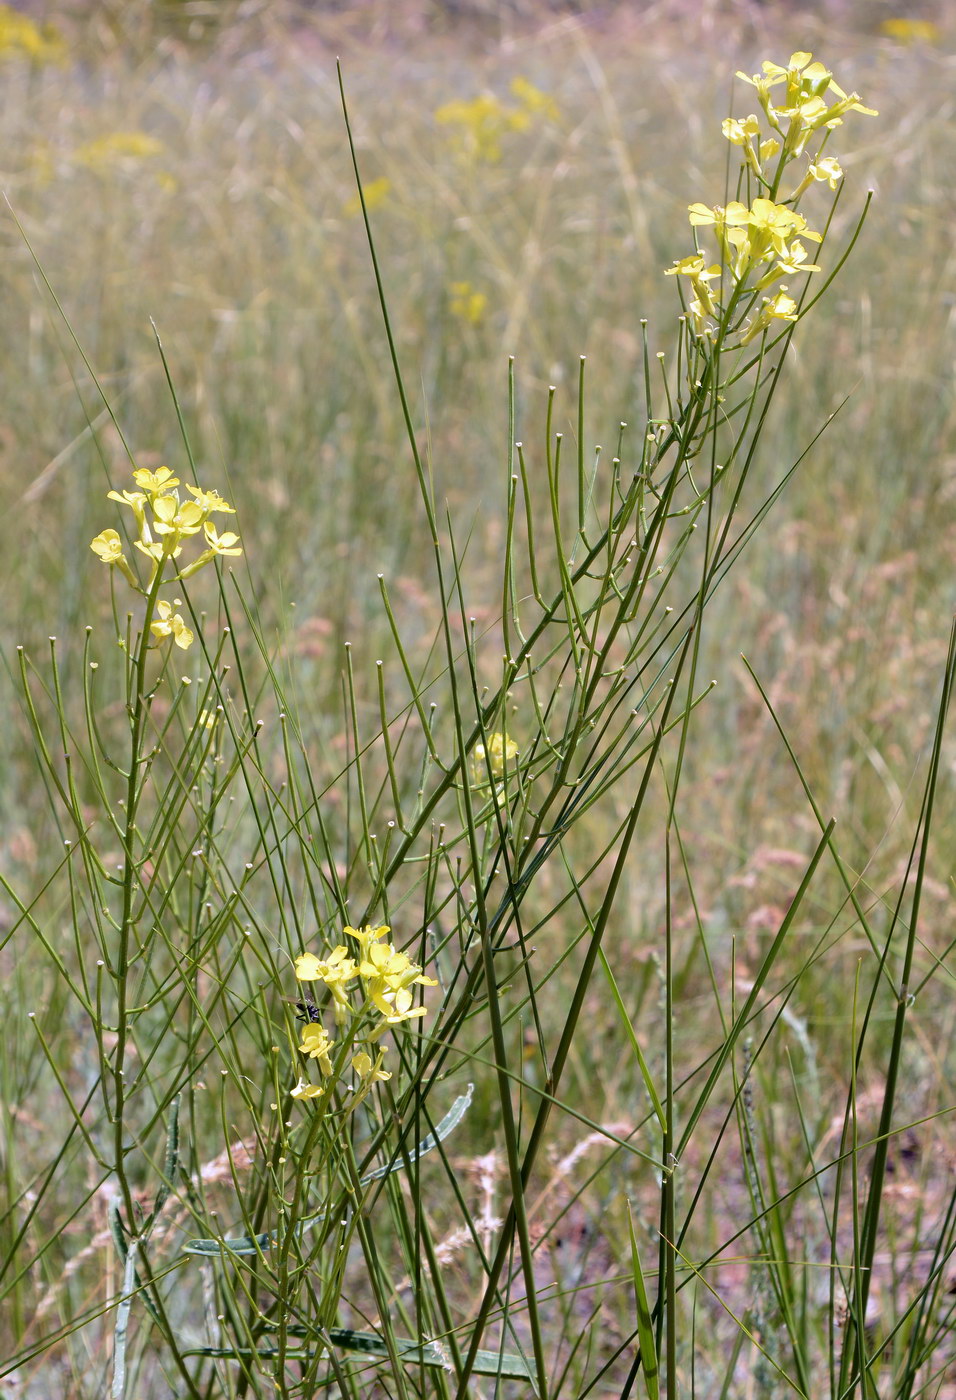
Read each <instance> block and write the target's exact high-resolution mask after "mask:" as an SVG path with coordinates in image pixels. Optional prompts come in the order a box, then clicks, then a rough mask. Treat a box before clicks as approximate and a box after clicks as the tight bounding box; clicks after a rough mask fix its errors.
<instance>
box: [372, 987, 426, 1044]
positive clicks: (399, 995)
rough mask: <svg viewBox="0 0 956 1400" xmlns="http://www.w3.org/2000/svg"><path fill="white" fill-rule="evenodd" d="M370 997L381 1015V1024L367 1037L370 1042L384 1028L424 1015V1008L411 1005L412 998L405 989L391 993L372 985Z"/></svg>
mask: <svg viewBox="0 0 956 1400" xmlns="http://www.w3.org/2000/svg"><path fill="white" fill-rule="evenodd" d="M371 997H372V1001H373V1002H374V1004H375V1007H376V1009H377V1010H378V1011H380V1012H381V1014H382V1020H381V1023H380V1024H379V1025H378V1026H377V1028H376V1029H375V1030H374V1031H373V1032H372V1035H371V1036H370V1037H369V1038H370V1039H371V1040H377V1039H378V1037H379V1036H380V1035H381V1034H382V1032H383V1031H384V1030H385V1028H386V1026H398V1025H401V1023H402V1022H403V1021H414V1020H416V1019H417V1018H418V1017H420V1016H424V1015H425V1007H424V1006H413V1005H412V1002H413V1000H414V998H413V996H412V994H411V992H410V991H408V990H407V988H404V987H400V988H399V989H398V991H394V992H393V991H386V990H385V989H384V988H383V987H380V986H378V985H376V984H373V986H372V988H371Z"/></svg>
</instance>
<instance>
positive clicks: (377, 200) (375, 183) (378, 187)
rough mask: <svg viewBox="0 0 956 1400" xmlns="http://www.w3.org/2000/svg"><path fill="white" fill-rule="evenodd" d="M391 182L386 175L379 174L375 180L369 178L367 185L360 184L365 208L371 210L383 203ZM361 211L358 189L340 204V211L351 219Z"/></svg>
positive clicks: (388, 192) (389, 191)
mask: <svg viewBox="0 0 956 1400" xmlns="http://www.w3.org/2000/svg"><path fill="white" fill-rule="evenodd" d="M391 189H392V182H391V180H390V179H389V178H388V176H387V175H380V176H379V177H378V179H377V180H369V182H368V184H367V185H363V186H362V193H363V194H364V196H365V208H366V209H367V210H369V212H371V210H373V209H377V208H378V207H379V205H380V204H384V203H385V201H386V199H387V198H388V196H389V194H390V193H391ZM361 212H362V201H361V200H360V199H359V196H358V191H356V193H355V194H353V195H351V196H350V198H348V199H347V200H346V201H345V203H344V204H343V205H342V213H343V214H345V215H346V217H347V218H350V219H353V218H354V217H355V215H356V214H361Z"/></svg>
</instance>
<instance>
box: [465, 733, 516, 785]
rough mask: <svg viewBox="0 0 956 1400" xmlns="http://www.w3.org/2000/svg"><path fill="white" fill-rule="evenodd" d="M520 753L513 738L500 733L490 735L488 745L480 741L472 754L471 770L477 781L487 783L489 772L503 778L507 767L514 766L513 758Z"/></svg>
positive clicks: (494, 776) (493, 775)
mask: <svg viewBox="0 0 956 1400" xmlns="http://www.w3.org/2000/svg"><path fill="white" fill-rule="evenodd" d="M517 755H518V745H517V744H516V743H515V741H514V740H513V739H509V738H507V737H506V735H504V734H501V733H499V732H498V731H497V730H496V731H495V733H494V734H490V735H489V736H488V746H487V748H486V747H485V745H484V744H482V743H478V744H476V745H475V747H474V751H473V752H472V755H471V771H472V776H473V777H474V780H475V782H476V783H486V782H487V781H488V772H489V770H490V771H491V776H492V777H493V778H503V777H504V775H505V768H506V767H510V768H512V769H513V768H514V764H513V763H512V760H513V759H514V758H516V757H517Z"/></svg>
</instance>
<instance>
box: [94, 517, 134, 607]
mask: <svg viewBox="0 0 956 1400" xmlns="http://www.w3.org/2000/svg"><path fill="white" fill-rule="evenodd" d="M90 549H92V551H93V553H94V554H95V555H96V556H97V557H98V558H99V559H102V561H103V563H104V564H109V565H110V566H111V567H112V566H115V567H116V568H117V569H119V571H120V573H121V574H122V575H123V577H124V578H125V580H126V582H127V583H128V584H129V585H130V587H131V588H135V589H136V591H137V592H139V591H140V588H139V581H138V580H137V578H136V575H135V574H134V573H133V570H132V568H131V567H130V563H129V560H128V559H127V558H126V555H125V554H124V553H123V541H122V540H121V539H120V537H119V535H118V534H117V532H116V531H115V530H101V531H100V533H99V534H98V535H97V536H96V539H95V540H91V541H90Z"/></svg>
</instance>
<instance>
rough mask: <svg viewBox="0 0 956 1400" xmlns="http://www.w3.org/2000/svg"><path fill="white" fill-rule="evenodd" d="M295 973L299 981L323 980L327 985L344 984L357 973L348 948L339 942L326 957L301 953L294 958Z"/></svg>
mask: <svg viewBox="0 0 956 1400" xmlns="http://www.w3.org/2000/svg"><path fill="white" fill-rule="evenodd" d="M295 975H296V978H297V980H298V981H299V982H324V983H325V985H326V986H327V987H334V986H344V985H345V984H346V983H348V982H351V981H352V980H353V978H354V977H356V976H357V975H358V968H357V967H356V964H355V961H354V959H353V958H350V957H349V950H348V949H347V948H346V947H345V946H344V944H340V945H339V946H338V947H337V948H335V949H334V950H333V951H332V952H331V953H330V954H329V956H328V957H327V958H324V959H323V958H317V957H316V956H315V954H314V953H301V954H300V955H299V957H297V958H296V960H295Z"/></svg>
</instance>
